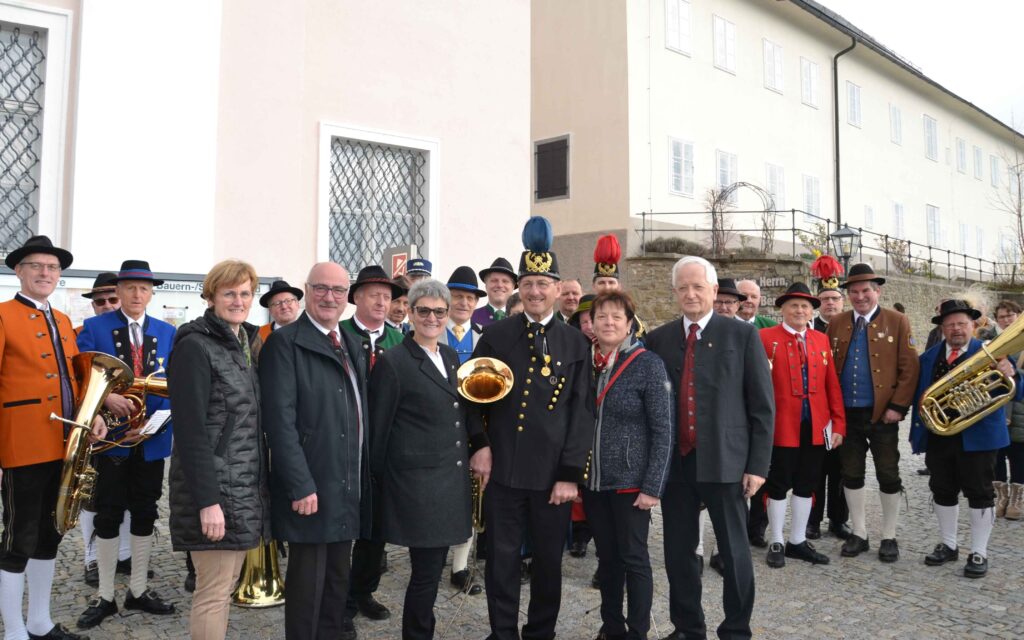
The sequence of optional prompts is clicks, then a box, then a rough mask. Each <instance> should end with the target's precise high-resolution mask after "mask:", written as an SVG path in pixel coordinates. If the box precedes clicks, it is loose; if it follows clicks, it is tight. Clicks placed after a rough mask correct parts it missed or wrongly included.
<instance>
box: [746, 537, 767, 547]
mask: <svg viewBox="0 0 1024 640" xmlns="http://www.w3.org/2000/svg"><path fill="white" fill-rule="evenodd" d="M749 539H750V546H752V547H757V548H758V549H764V548H765V547H767V546H768V541H767V540H765V539H764V534H763V533H755V534H753V535H751V536H750V538H749Z"/></svg>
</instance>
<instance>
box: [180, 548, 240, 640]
mask: <svg viewBox="0 0 1024 640" xmlns="http://www.w3.org/2000/svg"><path fill="white" fill-rule="evenodd" d="M243 560H245V551H193V552H192V563H193V564H195V566H196V590H195V593H193V594H192V616H191V618H190V619H189V630H190V632H191V634H192V640H224V636H226V635H227V632H228V611H229V609H230V608H231V592H232V590H234V588H235V583H237V582H238V574H239V572H241V570H242V561H243Z"/></svg>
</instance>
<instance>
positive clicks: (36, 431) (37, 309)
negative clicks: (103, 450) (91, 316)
mask: <svg viewBox="0 0 1024 640" xmlns="http://www.w3.org/2000/svg"><path fill="white" fill-rule="evenodd" d="M71 261H72V256H71V253H70V252H69V251H66V250H64V249H61V248H59V247H55V246H53V243H52V242H51V241H50V239H49V238H47V237H46V236H33V237H31V238H29V239H28V241H26V242H25V244H24V245H23V246H21V247H19V248H18V249H15V250H14V251H12V252H11V253H9V254H8V255H7V258H6V259H5V263H6V264H7V266H8V267H10V268H11V269H13V270H14V274H15V275H16V276H17V278H18V280H19V281H20V282H21V290H20V291H19V292H18V293H16V294H15V296H14V299H13V300H9V301H7V302H3V303H0V359H2V361H3V368H2V369H0V404H2V406H3V411H0V468H2V469H3V487H2V488H0V497H2V501H3V525H4V526H3V533H2V538H0V616H2V618H3V627H4V634H5V636H6V637H9V638H27V637H31V638H61V639H65V640H67V639H74V638H81V636H78V635H75V634H73V633H71V632H69V631H68V630H67V629H65V628H64V627H63V626H62V625H55V624H54V623H53V620H52V619H51V618H50V592H51V590H52V587H53V573H54V568H55V567H56V557H57V546H58V545H59V544H60V541H61V534H60V533H58V532H57V530H56V528H55V527H54V525H53V512H54V508H55V506H56V504H57V494H58V490H59V488H60V483H61V468H62V466H63V462H62V461H63V458H64V447H65V444H64V430H63V429H61V428H60V425H59V424H57V423H54V422H53V421H51V420H50V414H51V413H56V414H57V415H59V416H62V417H64V418H65V419H68V420H72V419H74V417H75V393H76V387H77V383H76V381H75V377H74V375H73V373H72V372H73V368H72V362H71V360H72V358H73V357H74V356H76V355H77V354H78V347H77V345H76V344H75V339H74V335H75V334H74V330H73V329H72V328H71V321H70V320H69V319H68V317H67V316H66V315H64V314H63V313H61V312H60V311H57V310H56V309H53V308H52V307H51V305H50V303H49V298H50V295H51V294H53V291H54V289H56V288H57V283H58V282H59V281H60V274H61V271H62V270H63V269H66V268H68V266H70V265H71ZM92 426H93V431H92V437H94V438H102V437H105V436H106V431H107V430H106V425H105V424H104V422H103V419H102V418H100V417H99V416H97V418H96V420H95V421H94V423H93V425H92ZM15 515H17V518H15ZM26 582H27V583H28V621H27V623H26V620H25V618H24V617H23V615H22V607H23V602H22V601H23V599H24V593H25V583H26Z"/></svg>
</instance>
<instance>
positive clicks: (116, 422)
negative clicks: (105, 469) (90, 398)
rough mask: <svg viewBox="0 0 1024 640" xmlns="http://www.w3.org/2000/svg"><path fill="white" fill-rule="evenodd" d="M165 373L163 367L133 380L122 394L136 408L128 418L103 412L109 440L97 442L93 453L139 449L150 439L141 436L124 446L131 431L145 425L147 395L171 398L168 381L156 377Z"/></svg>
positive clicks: (93, 447)
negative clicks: (115, 449)
mask: <svg viewBox="0 0 1024 640" xmlns="http://www.w3.org/2000/svg"><path fill="white" fill-rule="evenodd" d="M161 360H162V358H161ZM163 371H164V370H163V367H161V368H160V369H158V370H157V371H154V372H153V373H151V374H149V375H148V376H146V377H145V378H133V382H132V384H131V386H129V387H128V388H127V389H125V390H124V392H123V393H121V395H123V396H124V397H125V398H126V399H127V400H129V401H130V402H131V403H132V404H133V405H134V406H135V410H134V411H132V414H131V415H130V416H128V417H127V418H115V417H114V416H113V415H111V414H110V413H109V412H108V411H106V410H104V411H103V419H104V420H106V422H107V429H108V431H107V438H106V440H105V441H104V442H97V443H96V444H94V445H93V446H92V452H93V453H102V452H103V451H107V450H108V449H113V448H114V447H123V448H126V449H127V448H131V447H137V446H139V445H140V444H142V443H143V442H145V441H146V440H148V439H149V438H150V436H140V437H139V439H138V440H136V441H135V442H133V443H131V444H122V441H123V440H124V438H125V436H126V435H128V432H129V431H131V430H132V429H137V428H139V427H141V426H143V425H144V424H145V422H146V396H147V395H149V394H152V395H154V396H157V397H160V398H168V397H170V392H169V391H168V390H167V379H166V378H156V377H154V376H156V375H158V374H160V373H163Z"/></svg>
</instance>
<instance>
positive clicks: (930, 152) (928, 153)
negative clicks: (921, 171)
mask: <svg viewBox="0 0 1024 640" xmlns="http://www.w3.org/2000/svg"><path fill="white" fill-rule="evenodd" d="M923 118H924V119H923V122H924V157H926V158H928V159H929V160H934V161H935V162H938V161H939V123H938V121H937V120H936V119H935V118H933V117H931V116H930V115H928V114H925V115H924V116H923Z"/></svg>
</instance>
